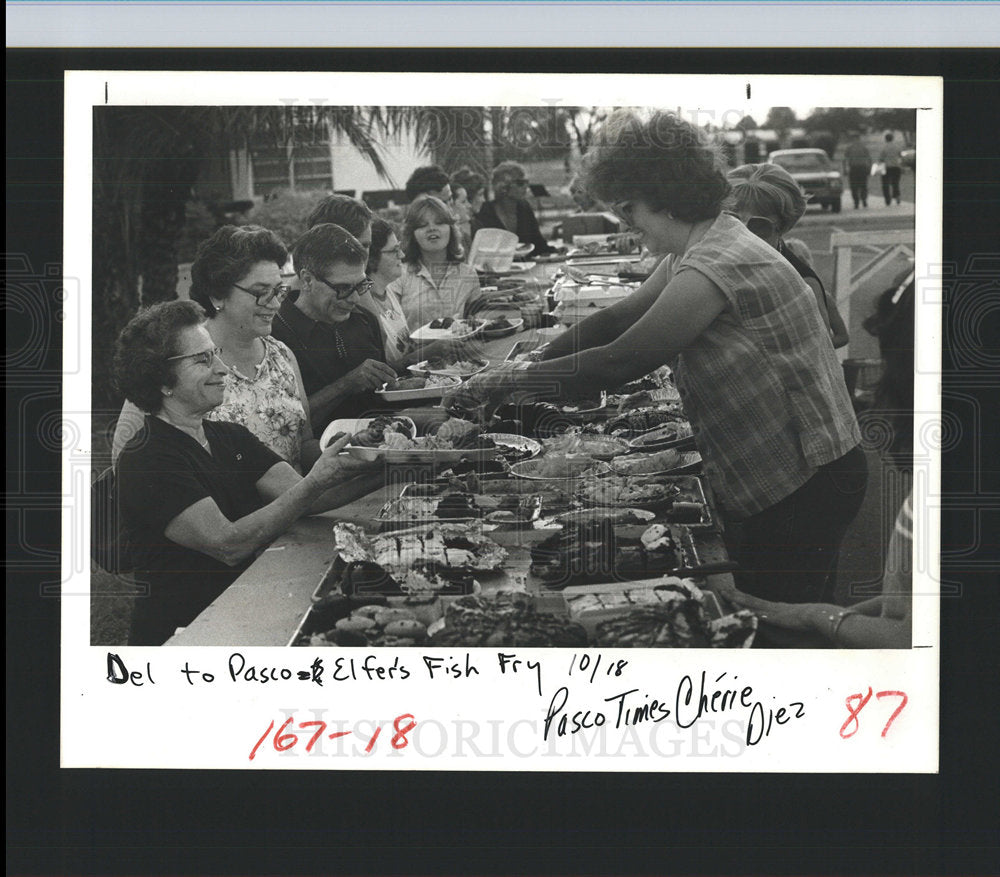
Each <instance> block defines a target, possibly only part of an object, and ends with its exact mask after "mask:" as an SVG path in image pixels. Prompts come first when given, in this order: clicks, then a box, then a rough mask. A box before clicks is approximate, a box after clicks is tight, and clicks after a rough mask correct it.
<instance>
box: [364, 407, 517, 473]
mask: <svg viewBox="0 0 1000 877" xmlns="http://www.w3.org/2000/svg"><path fill="white" fill-rule="evenodd" d="M347 452H348V453H349V454H350V455H351V456H352V457H356V458H358V459H359V460H367V461H369V462H371V461H374V460H382V461H384V462H386V463H449V464H453V463H458V462H459V461H461V460H463V459H466V458H477V459H491V458H493V457H495V456H496V454H497V448H496V445H495V444H494V443H493V440H492V439H488V438H486V437H485V436H483V435H481V434H480V431H479V426H478V425H477V424H475V423H470V422H469V421H467V420H461V419H459V418H457V417H452V418H450V419H448V420H446V421H445V422H444V423H442V424H441V425H440V426H438V427H437V429H436V430H435V431H434V434H433V435H425V436H419V437H417V438H412V437H410V436H406V435H403V434H402V433H396V432H387V433H385V436H384V438H383V441H382V442H381V443H380V444H379V445H377V446H375V447H368V446H358V445H355V444H353V443H352V444H349V445H348V446H347Z"/></svg>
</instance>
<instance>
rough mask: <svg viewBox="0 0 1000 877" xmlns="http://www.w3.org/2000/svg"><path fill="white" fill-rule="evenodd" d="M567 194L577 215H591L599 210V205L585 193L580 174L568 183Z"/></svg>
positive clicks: (585, 189) (585, 188)
mask: <svg viewBox="0 0 1000 877" xmlns="http://www.w3.org/2000/svg"><path fill="white" fill-rule="evenodd" d="M569 194H570V197H571V198H572V199H573V203H574V204H576V210H577V213H593V212H594V211H595V210H599V209H600V205H599V204H598V203H597V202H596V201H595V200H594V199H593V198H591V197H590V194H589V193H588V192H587V187H586V186H585V185H584V184H583V178H582V176H581V175H580V174H576V175H575V176H574V177H573V179H572V180H570V181H569Z"/></svg>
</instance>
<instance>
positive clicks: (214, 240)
mask: <svg viewBox="0 0 1000 877" xmlns="http://www.w3.org/2000/svg"><path fill="white" fill-rule="evenodd" d="M287 259H288V251H287V250H286V249H285V247H284V244H282V242H281V241H280V240H279V239H278V237H277V236H276V235H275V234H274V233H273V232H271V231H269V230H268V229H265V228H261V227H260V226H243V227H242V228H237V227H236V226H234V225H225V226H223V227H222V228H220V229H218V230H217V231H216V232H215V233H214V234H213V235H212V236H211V237H210V238H208V239H207V240H205V241H203V242H202V244H201V245H200V246H199V247H198V252H197V255H196V256H195V260H194V263H193V264H192V266H191V292H190V296H191V299H192V300H193V301H196V302H197V303H198V304H200V305H201V307H202V308H203V309H204V311H205V313H206V314H207V315H208V322H207V324H206V326H207V328H208V332H209V334H210V335H211V336H212V340H213V341H214V342H215V346H216V347H218V348H219V357H220V359H221V360H222V362H224V363H225V364H226V373H225V375H224V376H223V382H224V384H225V399H224V401H223V403H222V404H221V405H217V406H215V407H214V408H212V409H211V410H210V411H208V412H207V413H206V414H205V417H206V418H207V419H209V420H225V421H228V422H230V423H239V424H242V425H243V426H245V427H247V429H249V430H250V432H251V433H253V434H254V435H255V436H256V437H257V438H258V439H260V440H261V441H262V442H263V443H264V444H265V445H267V446H268V447H269V448H270V449H271V450H272V451H274V452H275V453H276V454H278V455H279V456H280V457H281V458H282V459H284V460H286V461H287V462H288V463H289V464H290V465H291V466H292V468H293V469H295V470H296V471H297V472H303V471H308V470H309V467H310V466H311V465H312V464H313V462H314V461H315V460H316V458H317V457H318V456H319V442H317V441H316V440H315V438H313V432H312V426H311V424H310V419H309V400H308V398H307V397H306V392H305V388H304V386H303V383H302V376H301V374H300V372H299V365H298V362H297V360H296V359H295V355H294V354H293V353H292V351H291V350H289V349H288V347H287V346H286V345H284V344H282V343H281V342H280V341H278V340H277V339H275V338H273V337H272V336H271V327H272V324H273V320H274V316H275V314H277V312H278V308H280V307H281V305H282V302H284V301H285V299H286V298H287V297H288V295H289V293H290V291H291V290H290V289H289V288H288V287H287V286H286V285H284V284H283V282H282V279H281V268H282V266H283V265H284V264H285V262H286V261H287ZM143 421H144V416H143V413H142V411H141V410H140V409H139V408H138V407H136V406H135V405H133V404H132V403H131V402H129V401H127V400H126V402H125V404H124V406H123V407H122V412H121V415H120V416H119V418H118V424H117V426H116V427H115V435H114V439H113V441H112V447H111V455H112V462H113V463H115V464H117V460H118V456H119V455H120V454H121V451H122V448H123V447H124V446H125V444H126V443H127V442H128V441H129V440H130V439H131V438H132V437H133V436H134V435H135V434H136V433H137V432H138V431H139V430H140V429H141V428H142V425H143Z"/></svg>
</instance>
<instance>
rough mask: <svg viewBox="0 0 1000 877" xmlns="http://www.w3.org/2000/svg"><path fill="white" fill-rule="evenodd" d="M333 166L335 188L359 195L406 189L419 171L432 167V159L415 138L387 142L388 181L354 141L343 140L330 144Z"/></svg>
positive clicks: (384, 158) (384, 152)
mask: <svg viewBox="0 0 1000 877" xmlns="http://www.w3.org/2000/svg"><path fill="white" fill-rule="evenodd" d="M330 155H331V159H332V163H333V188H334V189H336V190H338V191H343V190H345V189H354V190H355V191H356V195H357V196H360V195H361V193H362V192H370V191H373V190H379V189H402V188H403V187H404V186H405V185H406V181H407V179H409V176H410V174H412V173H413V171H414V170H416V169H417V168H418V167H421V166H422V165H426V164H430V163H431V158H430V155H429V154H428V153H427V152H425V151H423V150H422V149H420V148H419V147H418V146H417V143H416V140H415V138H414V137H413V135H412V134H409V133H407V134H403V135H400V136H399V137H397V138H395V140H392V141H386V142H385V143H384V144H383V146H382V149H381V158H382V162H383V163H384V164H385V166H386V172H387V176H386V177H384V178H383V177H380V176H379V175H378V174H377V173H376V171H375V168H374V167H372V164H371V162H370V161H369V160H368V159H367V158H366V157H365V156H364V155H363V154H362V153H361V152H359V151H358V150H357V149H355V148H354V147H353V146H352V145H351V143H350V141H348V140H347V139H346V138H344V137H342V136H340V137H338V138H336V139H335V141H334V142H333V143H331V144H330Z"/></svg>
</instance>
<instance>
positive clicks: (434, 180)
mask: <svg viewBox="0 0 1000 877" xmlns="http://www.w3.org/2000/svg"><path fill="white" fill-rule="evenodd" d="M421 195H431V196H433V197H434V198H437V199H439V200H440V201H444V203H445V204H450V203H451V197H452V189H451V178H450V177H449V176H448V175H447V174H446V173H445V172H444V171H443V170H441V168H439V167H438V166H437V165H436V164H430V165H427V166H425V167H418V168H417V169H416V170H415V171H414V172H413V173H412V174H410V178H409V179H408V180H407V181H406V200H407V201H409V202H410V203H412V202H414V201H416V200H417V198H419V197H420V196H421Z"/></svg>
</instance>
